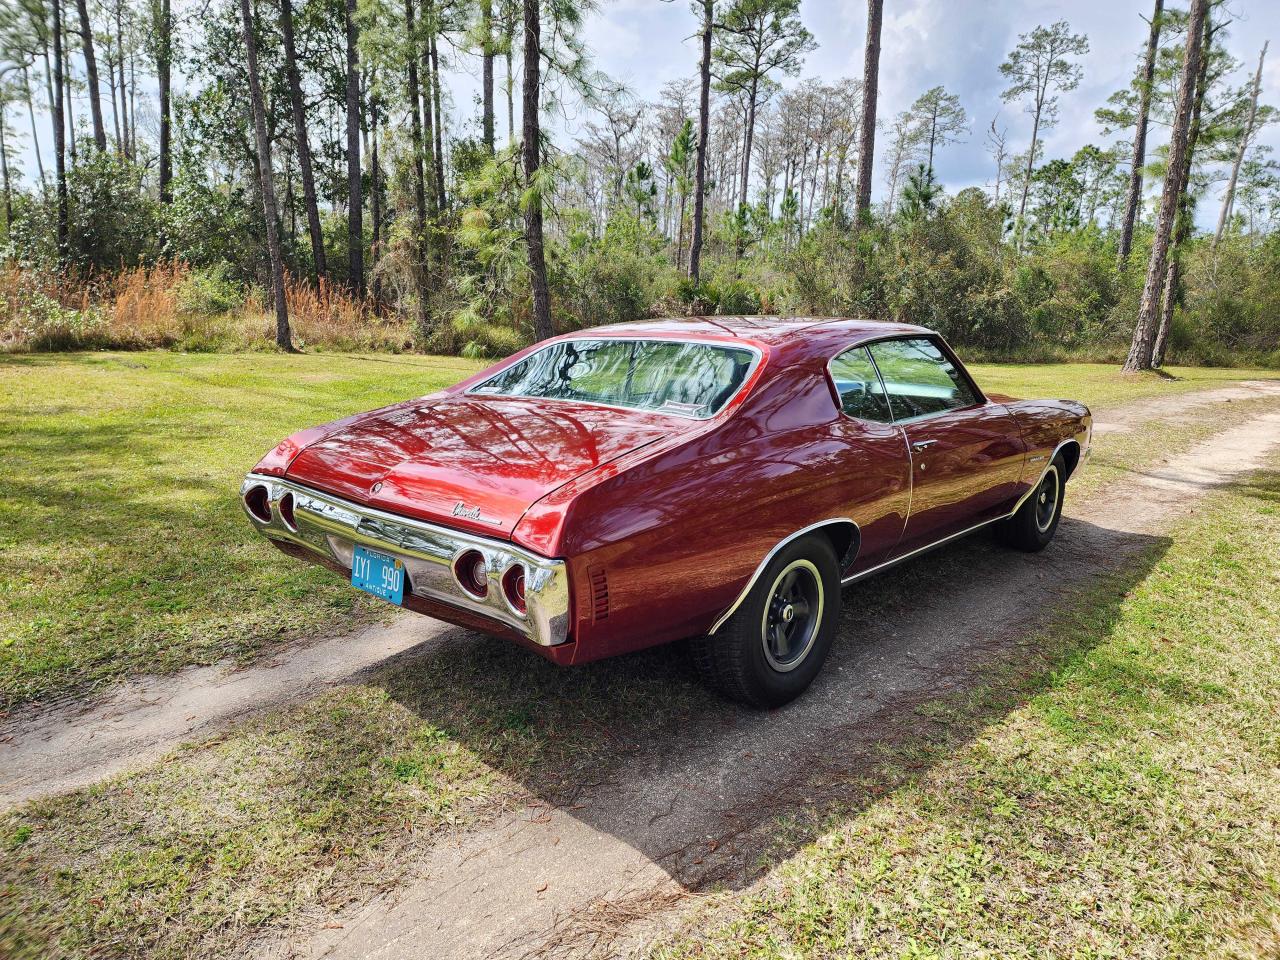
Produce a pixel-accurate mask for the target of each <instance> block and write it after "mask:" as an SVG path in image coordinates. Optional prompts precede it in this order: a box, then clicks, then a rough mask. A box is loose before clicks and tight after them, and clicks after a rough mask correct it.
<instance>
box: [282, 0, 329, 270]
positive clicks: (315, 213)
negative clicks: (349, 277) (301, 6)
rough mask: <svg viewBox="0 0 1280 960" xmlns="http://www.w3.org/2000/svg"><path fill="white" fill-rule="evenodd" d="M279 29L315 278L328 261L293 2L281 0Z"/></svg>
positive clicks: (327, 267) (326, 267) (325, 268)
mask: <svg viewBox="0 0 1280 960" xmlns="http://www.w3.org/2000/svg"><path fill="white" fill-rule="evenodd" d="M280 33H281V34H282V36H283V39H284V66H285V74H286V76H287V77H288V81H289V106H290V112H291V113H292V114H293V139H294V141H295V143H296V144H297V148H298V172H299V173H300V174H301V175H302V202H303V205H304V206H305V207H306V208H307V234H308V235H309V236H310V238H311V260H312V263H313V264H314V266H315V280H316V283H317V284H319V282H320V280H321V279H322V278H324V276H325V275H326V274H327V273H328V272H329V265H328V264H327V263H326V262H325V253H324V231H323V230H322V229H321V228H320V205H319V203H318V202H317V200H316V179H315V175H314V174H313V172H312V169H311V141H310V138H309V137H308V136H307V113H306V105H305V104H304V102H303V100H302V77H301V75H300V74H299V72H298V55H297V49H296V47H295V45H294V38H293V4H292V2H291V0H280Z"/></svg>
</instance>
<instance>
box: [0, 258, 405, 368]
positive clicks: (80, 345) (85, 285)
mask: <svg viewBox="0 0 1280 960" xmlns="http://www.w3.org/2000/svg"><path fill="white" fill-rule="evenodd" d="M285 297H286V302H287V303H288V307H289V316H290V320H291V325H292V328H293V334H294V339H295V341H296V343H297V344H298V345H299V346H302V347H308V346H309V347H322V348H328V349H337V350H391V351H399V350H407V349H411V348H412V346H413V328H412V324H411V322H410V321H409V320H408V319H407V318H405V317H402V316H400V315H399V314H398V313H396V312H394V311H389V310H387V309H385V308H381V309H380V308H379V306H378V305H376V304H375V303H374V302H373V301H372V300H360V299H357V298H355V297H353V296H351V294H350V293H348V292H347V291H346V290H345V289H343V288H342V287H340V286H337V285H335V284H333V283H331V282H329V281H321V282H320V284H319V285H318V286H314V285H312V284H311V283H309V282H308V281H305V280H300V279H297V278H293V277H288V278H286V292H285ZM0 306H2V308H3V315H2V316H0V351H5V352H11V353H22V352H36V351H47V350H80V349H125V350H138V349H146V348H155V347H160V348H179V349H186V350H219V351H228V350H244V349H266V348H270V347H272V346H273V345H274V342H275V320H274V317H273V316H272V310H271V304H270V297H269V295H268V294H267V293H265V292H264V291H263V290H262V289H261V288H260V287H257V286H255V285H249V286H245V287H240V286H238V285H236V284H235V283H233V282H231V281H229V280H227V279H226V278H225V277H223V276H221V275H220V274H218V273H216V272H208V271H199V270H195V269H193V268H192V267H191V266H190V265H188V264H186V263H183V262H180V261H173V262H167V263H160V264H156V265H153V266H147V267H132V268H127V269H124V270H121V271H119V272H117V273H114V274H110V275H105V274H98V275H87V276H85V275H72V274H66V273H58V272H55V271H49V270H33V269H28V268H25V267H21V266H18V265H15V264H7V265H4V266H0Z"/></svg>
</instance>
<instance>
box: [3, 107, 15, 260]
mask: <svg viewBox="0 0 1280 960" xmlns="http://www.w3.org/2000/svg"><path fill="white" fill-rule="evenodd" d="M8 113H9V102H8V101H7V100H6V101H3V102H0V178H3V181H4V236H5V239H6V240H7V239H8V238H9V229H10V228H11V227H12V226H13V195H12V194H11V193H10V192H9V145H8V144H7V143H6V142H5V139H4V127H5V121H6V120H7V119H8Z"/></svg>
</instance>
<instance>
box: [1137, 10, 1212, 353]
mask: <svg viewBox="0 0 1280 960" xmlns="http://www.w3.org/2000/svg"><path fill="white" fill-rule="evenodd" d="M1208 6H1209V0H1191V10H1190V13H1189V14H1188V16H1187V44H1186V50H1185V52H1184V53H1183V58H1182V81H1181V87H1180V89H1179V90H1178V102H1177V107H1176V109H1175V110H1174V119H1173V131H1172V133H1171V135H1170V140H1169V161H1168V163H1169V166H1168V170H1167V171H1166V172H1165V178H1164V192H1163V194H1162V195H1161V197H1160V212H1159V215H1158V216H1157V219H1156V230H1155V236H1154V237H1153V239H1152V242H1151V259H1150V261H1149V263H1148V264H1147V279H1146V283H1145V284H1144V286H1143V289H1142V301H1141V303H1140V305H1139V307H1138V320H1137V323H1136V324H1135V326H1134V331H1133V342H1132V343H1131V344H1130V346H1129V356H1128V358H1127V359H1126V360H1125V363H1124V369H1125V371H1126V372H1128V373H1136V372H1137V371H1139V370H1149V369H1151V360H1152V355H1153V351H1154V349H1155V337H1156V332H1157V331H1156V327H1157V324H1158V323H1159V320H1160V303H1161V294H1162V292H1163V290H1164V281H1165V273H1166V271H1167V269H1168V265H1169V240H1170V234H1171V233H1172V231H1173V221H1174V217H1175V215H1176V213H1177V206H1178V198H1179V196H1180V191H1179V189H1178V188H1179V186H1180V181H1181V179H1182V164H1183V162H1184V161H1185V158H1186V155H1187V141H1188V138H1189V136H1190V132H1191V131H1190V126H1191V110H1192V105H1193V103H1194V101H1195V94H1196V89H1195V88H1196V78H1197V77H1198V76H1199V73H1200V54H1201V50H1200V45H1201V40H1202V38H1203V35H1204V32H1205V27H1206V23H1205V21H1206V13H1207V11H1208Z"/></svg>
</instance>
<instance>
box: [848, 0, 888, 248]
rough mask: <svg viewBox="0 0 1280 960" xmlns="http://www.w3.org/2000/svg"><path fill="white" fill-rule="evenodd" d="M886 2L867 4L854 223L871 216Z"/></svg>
mask: <svg viewBox="0 0 1280 960" xmlns="http://www.w3.org/2000/svg"><path fill="white" fill-rule="evenodd" d="M883 22H884V0H867V45H866V48H865V49H864V51H863V56H862V120H861V126H860V127H859V130H858V192H857V196H856V198H855V200H854V219H855V220H856V221H857V222H858V223H861V222H862V221H863V220H865V219H866V217H867V216H868V214H869V213H870V212H871V169H872V166H873V161H874V159H875V151H876V99H877V97H878V93H879V87H880V27H881V25H882V23H883Z"/></svg>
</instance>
